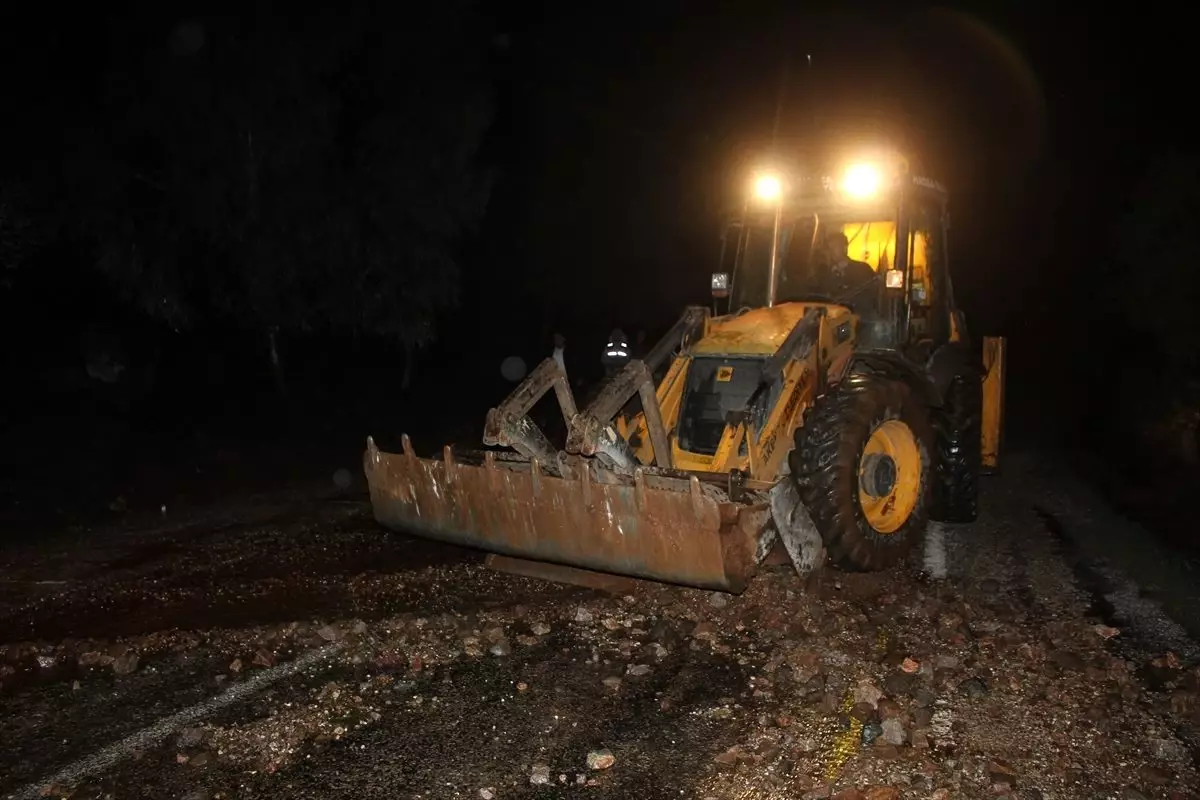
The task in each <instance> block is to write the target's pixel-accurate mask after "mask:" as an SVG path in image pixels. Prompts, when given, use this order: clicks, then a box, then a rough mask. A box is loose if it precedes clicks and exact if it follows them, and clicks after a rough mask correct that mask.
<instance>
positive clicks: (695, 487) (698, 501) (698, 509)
mask: <svg viewBox="0 0 1200 800" xmlns="http://www.w3.org/2000/svg"><path fill="white" fill-rule="evenodd" d="M688 494H689V495H691V498H692V513H693V514H694V515H695V516H696V519H697V520H699V519H701V518H702V517H703V516H704V492H703V490H701V488H700V479H699V478H697V477H696V476H695V475H692V476H691V477H690V478H688Z"/></svg>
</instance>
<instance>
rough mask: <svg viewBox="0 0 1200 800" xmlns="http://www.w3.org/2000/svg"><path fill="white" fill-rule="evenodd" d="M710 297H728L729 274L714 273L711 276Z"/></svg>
mask: <svg viewBox="0 0 1200 800" xmlns="http://www.w3.org/2000/svg"><path fill="white" fill-rule="evenodd" d="M712 296H713V297H729V273H728V272H714V273H713V275H712Z"/></svg>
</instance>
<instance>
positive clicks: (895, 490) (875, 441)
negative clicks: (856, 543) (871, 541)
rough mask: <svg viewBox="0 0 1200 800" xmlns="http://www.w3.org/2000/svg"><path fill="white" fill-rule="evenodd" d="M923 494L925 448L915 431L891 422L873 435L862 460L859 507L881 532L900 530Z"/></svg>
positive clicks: (877, 429) (859, 473) (898, 422)
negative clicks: (922, 479)
mask: <svg viewBox="0 0 1200 800" xmlns="http://www.w3.org/2000/svg"><path fill="white" fill-rule="evenodd" d="M920 494H921V448H920V447H918V446H917V437H916V436H914V435H913V432H912V429H911V428H909V427H908V426H907V425H905V424H904V423H903V422H901V421H900V420H897V419H889V420H887V421H886V422H884V423H882V424H880V425H879V427H877V428H875V430H873V431H871V437H870V438H869V439H867V444H866V446H865V447H864V448H863V451H862V455H861V456H860V457H859V459H858V503H859V505H860V506H861V507H862V511H863V516H865V517H866V518H867V522H868V523H870V525H871V527H872V528H874V529H875V530H876V531H877V532H879V533H882V534H892V533H895V532H896V531H898V530H899V529H900V526H902V525H903V524H904V523H905V522H907V521H908V518H909V517H910V516H912V513H913V509H915V508H916V507H917V499H918V498H919V497H920Z"/></svg>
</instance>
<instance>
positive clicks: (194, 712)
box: [7, 642, 344, 800]
mask: <svg viewBox="0 0 1200 800" xmlns="http://www.w3.org/2000/svg"><path fill="white" fill-rule="evenodd" d="M343 646H344V643H342V642H335V643H333V644H327V645H325V646H324V647H319V648H317V649H316V650H310V651H309V652H307V653H305V654H304V655H302V656H300V657H299V658H297V659H296V660H294V661H288V662H287V663H285V664H280V665H278V666H275V667H271V668H269V669H264V670H262V671H261V672H257V673H255V674H254V675H253V676H251V677H250V678H248V679H247V680H246V681H244V682H242V683H239V684H237V685H236V686H231V687H230V688H228V689H226V690H225V691H224V692H222V693H221V694H219V695H217V696H216V697H212V698H209V699H208V700H205V701H204V702H202V703H197V704H196V705H194V706H192V707H191V708H185V709H184V710H183V711H180V712H178V713H176V714H172V715H171V716H169V717H163V718H162V719H160V720H159V721H158V722H156V723H154V724H153V725H151V726H149V727H147V728H142V729H141V730H140V731H138V732H136V733H133V734H130V735H129V736H126V737H125V738H124V739H122V740H121V741H119V742H117V743H116V744H112V745H109V746H108V747H106V748H104V749H103V750H99V751H97V752H95V753H92V754H91V755H90V756H86V757H84V758H81V759H79V760H78V761H76V762H75V763H74V764H71V765H70V766H69V767H67V768H65V769H63V770H61V771H60V772H57V773H55V774H54V775H50V776H47V777H45V778H43V779H42V780H40V781H35V782H34V783H31V784H29V785H28V786H26V787H24V788H23V789H20V790H18V791H16V792H13V793H12V794H9V795H7V797H8V798H9V800H16V799H17V798H26V797H30V798H33V797H41V792H42V789H43V788H45V787H46V786H48V785H50V784H61V785H70V784H75V783H78V782H80V781H81V780H83V779H84V778H87V777H90V776H92V775H95V774H96V773H98V772H103V771H105V770H107V769H109V768H111V767H112V766H113V765H114V764H116V763H117V762H118V761H120V760H121V759H123V758H125V757H126V756H128V755H129V754H130V753H131V752H132V751H134V750H144V749H147V748H150V747H154V746H155V745H158V744H160V743H161V742H162V741H163V740H164V739H166V738H167V737H168V736H170V735H171V734H172V733H175V732H176V731H177V730H179V729H180V728H182V727H184V726H186V725H189V724H191V723H193V722H197V721H198V720H201V719H203V718H204V717H207V716H209V715H211V714H213V713H214V712H216V711H219V710H220V709H222V708H224V707H225V706H228V705H231V704H233V703H236V702H237V701H239V700H243V699H245V698H247V697H250V696H252V695H254V694H256V693H257V692H259V691H260V690H262V689H265V688H266V687H267V686H270V685H271V684H272V683H275V682H276V681H278V680H280V679H282V678H287V677H289V676H291V675H294V674H296V673H297V672H299V671H300V670H302V669H304V668H305V667H310V666H312V665H313V664H316V663H317V662H319V661H323V660H324V659H326V658H328V657H329V656H332V655H333V654H334V653H336V652H337V651H338V650H341V649H342V647H343Z"/></svg>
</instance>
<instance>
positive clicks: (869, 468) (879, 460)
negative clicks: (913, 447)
mask: <svg viewBox="0 0 1200 800" xmlns="http://www.w3.org/2000/svg"><path fill="white" fill-rule="evenodd" d="M895 486H896V459H894V458H892V457H891V456H889V455H887V454H886V453H871V454H870V455H868V456H867V457H866V458H864V459H863V479H862V488H863V491H865V492H866V493H867V494H869V495H870V496H871V497H887V496H888V494H889V493H890V492H891V491H892V489H893V488H895Z"/></svg>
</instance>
